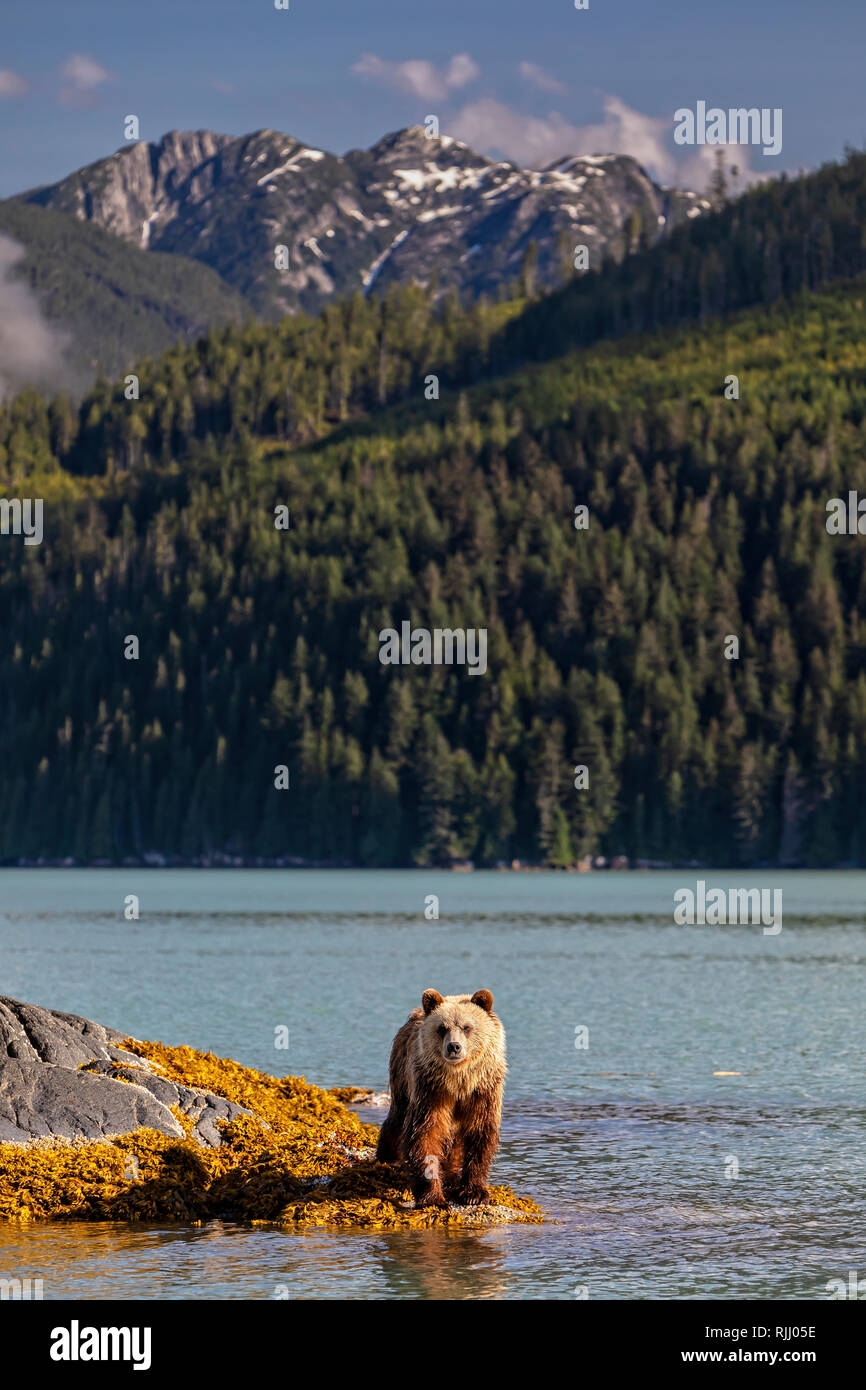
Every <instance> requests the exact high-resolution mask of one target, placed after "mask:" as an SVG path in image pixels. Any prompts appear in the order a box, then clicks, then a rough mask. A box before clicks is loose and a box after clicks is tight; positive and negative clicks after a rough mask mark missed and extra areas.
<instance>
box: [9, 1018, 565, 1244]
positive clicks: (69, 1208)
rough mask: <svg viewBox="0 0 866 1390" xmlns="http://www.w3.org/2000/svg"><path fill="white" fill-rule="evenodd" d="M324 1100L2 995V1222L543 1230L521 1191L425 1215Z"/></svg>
mask: <svg viewBox="0 0 866 1390" xmlns="http://www.w3.org/2000/svg"><path fill="white" fill-rule="evenodd" d="M365 1094H369V1093H366V1092H364V1091H363V1090H361V1089H360V1088H359V1089H358V1090H357V1091H356V1090H353V1089H349V1090H347V1089H346V1088H343V1089H335V1090H333V1091H327V1090H323V1089H322V1088H321V1087H319V1086H314V1085H311V1084H310V1083H309V1082H308V1081H306V1080H305V1079H304V1077H295V1076H284V1077H274V1076H269V1075H267V1074H266V1073H264V1072H260V1071H256V1070H254V1069H253V1068H251V1067H245V1066H241V1065H240V1064H239V1063H238V1062H234V1061H231V1060H229V1059H227V1058H221V1057H216V1056H214V1055H213V1054H212V1053H209V1052H208V1053H204V1052H197V1051H195V1050H194V1049H193V1048H191V1047H168V1046H165V1045H164V1044H162V1043H158V1042H141V1041H139V1040H138V1039H135V1038H131V1037H129V1036H128V1035H127V1034H125V1033H123V1032H120V1031H118V1030H116V1029H113V1028H107V1027H104V1026H103V1025H102V1024H99V1023H95V1022H93V1021H92V1020H90V1019H86V1018H80V1017H79V1016H77V1015H75V1014H67V1013H61V1012H59V1011H57V1010H53V1009H46V1008H41V1007H39V1006H37V1005H34V1004H24V1003H21V1002H19V1001H18V1000H15V999H8V998H3V997H0V1219H5V1220H11V1221H22V1222H23V1221H36V1220H49V1219H54V1220H61V1219H62V1220H71V1219H78V1220H88V1221H99V1220H111V1221H166V1220H170V1221H179V1222H188V1223H191V1224H201V1223H203V1222H206V1221H209V1220H216V1219H223V1220H236V1221H247V1222H250V1223H265V1224H277V1225H281V1226H285V1227H298V1228H303V1227H311V1226H317V1227H333V1228H336V1229H339V1228H343V1229H348V1228H368V1229H371V1228H372V1229H400V1228H403V1227H405V1228H418V1227H429V1226H443V1227H461V1226H490V1225H498V1224H500V1223H502V1222H523V1223H527V1222H528V1223H538V1222H540V1221H542V1220H543V1212H542V1210H541V1208H540V1207H539V1206H537V1204H536V1203H535V1202H533V1201H531V1200H530V1199H528V1198H520V1197H516V1196H515V1194H514V1193H513V1192H512V1191H511V1189H510V1188H508V1187H504V1186H500V1187H494V1188H492V1189H491V1194H490V1197H491V1200H490V1202H489V1203H487V1204H486V1205H484V1206H481V1207H455V1206H452V1207H449V1208H447V1209H438V1208H430V1207H427V1208H424V1209H422V1210H416V1209H415V1207H414V1204H413V1203H412V1200H411V1195H410V1191H409V1186H408V1180H407V1175H406V1174H405V1173H404V1172H403V1170H402V1168H401V1167H400V1166H399V1165H397V1164H385V1163H377V1162H376V1161H375V1144H376V1137H377V1129H376V1126H375V1125H371V1124H366V1123H364V1122H363V1121H362V1120H361V1119H360V1118H359V1117H358V1116H357V1115H356V1114H355V1113H354V1112H353V1111H352V1110H350V1109H349V1108H348V1107H347V1105H346V1104H345V1103H344V1102H345V1101H346V1100H360V1099H363V1097H364V1095H365Z"/></svg>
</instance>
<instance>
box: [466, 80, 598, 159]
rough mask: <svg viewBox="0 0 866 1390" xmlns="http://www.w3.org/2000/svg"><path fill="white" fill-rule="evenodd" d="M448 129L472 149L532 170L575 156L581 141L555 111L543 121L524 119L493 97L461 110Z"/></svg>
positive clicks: (576, 132) (526, 117)
mask: <svg viewBox="0 0 866 1390" xmlns="http://www.w3.org/2000/svg"><path fill="white" fill-rule="evenodd" d="M448 126H449V131H451V132H453V134H454V135H456V136H457V138H458V139H459V140H463V141H465V143H466V144H467V145H471V146H472V148H473V149H476V150H479V151H482V152H494V153H496V154H500V155H504V156H505V157H506V158H507V159H515V160H517V162H518V163H519V164H527V165H529V166H530V167H536V168H541V167H542V166H543V165H545V164H550V163H551V161H552V160H554V159H556V158H558V157H559V156H560V155H564V154H576V153H578V146H579V145H580V140H581V132H580V127H579V126H575V125H572V124H571V123H570V122H569V121H567V120H566V119H565V117H564V116H561V115H560V114H559V113H558V112H557V111H552V112H551V113H550V115H549V116H547V117H541V116H526V115H524V113H523V112H522V111H515V110H514V109H513V108H512V107H510V106H506V105H505V103H504V102H502V101H497V100H496V99H495V98H494V97H483V98H482V99H481V100H480V101H475V102H472V103H470V105H468V106H464V107H463V110H462V111H459V112H458V113H457V115H456V116H455V117H454V118H453V120H450V121H449V122H448ZM587 153H589V151H587Z"/></svg>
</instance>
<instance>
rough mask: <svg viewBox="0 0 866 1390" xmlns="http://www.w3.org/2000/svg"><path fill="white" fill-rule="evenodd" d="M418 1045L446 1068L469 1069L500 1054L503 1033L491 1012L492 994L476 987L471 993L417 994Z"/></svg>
mask: <svg viewBox="0 0 866 1390" xmlns="http://www.w3.org/2000/svg"><path fill="white" fill-rule="evenodd" d="M421 1007H422V1008H423V1010H424V1017H423V1019H422V1020H421V1040H420V1041H421V1047H422V1051H423V1052H424V1054H425V1055H426V1056H427V1057H430V1058H432V1057H434V1056H435V1058H436V1060H437V1061H438V1062H439V1063H440V1064H442V1065H444V1067H445V1068H446V1069H447V1070H448V1071H449V1072H451V1071H461V1070H464V1069H467V1070H472V1069H473V1068H474V1066H475V1065H477V1064H478V1063H479V1062H482V1061H483V1062H485V1063H487V1062H491V1061H492V1060H493V1058H494V1056H497V1055H503V1056H504V1049H505V1033H504V1030H503V1028H502V1024H501V1023H500V1022H499V1019H498V1018H497V1017H496V1015H495V1013H494V1012H493V995H492V994H491V993H490V990H489V989H479V990H477V991H476V992H475V994H473V995H471V996H470V995H468V994H449V995H446V996H445V997H444V998H443V996H442V995H441V994H440V993H439V991H438V990H435V989H425V991H424V993H423V995H422V996H421Z"/></svg>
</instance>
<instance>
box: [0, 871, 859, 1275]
mask: <svg viewBox="0 0 866 1390" xmlns="http://www.w3.org/2000/svg"><path fill="white" fill-rule="evenodd" d="M702 876H704V877H707V878H710V877H713V876H711V875H710V874H704V873H703V871H702ZM759 880H760V881H763V882H766V884H767V886H778V885H780V884H781V886H782V887H783V890H784V894H785V916H784V922H785V925H784V928H783V931H782V932H781V933H780V934H779V936H778V937H775V938H772V937H764V936H763V935H762V934H761V933H760V932H759V931H758V932H756V931H754V930H753V929H750V928H748V927H718V928H713V927H693V928H686V927H675V926H674V925H673V923H672V920H671V900H672V892H673V889H674V887H676V886H679V885H680V884H681V883H687V882H688V876H684V875H682V874H680V875H669V874H659V875H619V876H615V875H606V876H602V875H587V876H579V877H577V876H576V877H570V876H567V875H547V874H533V875H525V876H524V875H518V876H512V875H496V874H474V875H459V876H455V875H449V874H437V873H427V872H425V873H423V874H420V875H419V874H409V873H406V874H388V873H385V874H379V873H365V874H354V873H345V874H330V875H328V874H318V873H310V874H291V873H285V874H283V873H279V872H272V873H261V874H259V873H255V872H240V873H236V872H231V871H226V872H219V873H209V872H184V871H179V872H177V873H174V872H166V873H156V874H146V873H139V872H138V871H132V872H131V873H126V872H123V873H115V872H113V871H107V872H104V873H87V872H74V871H71V872H65V871H58V870H54V871H46V872H43V873H40V872H38V871H34V872H31V871H4V873H3V874H2V875H0V887H2V889H3V890H4V891H3V896H2V900H0V902H2V905H0V958H2V960H3V967H4V975H3V983H2V986H0V989H2V992H6V993H10V994H12V995H13V996H16V997H18V998H22V999H30V1000H33V1001H35V1002H38V1003H44V1004H48V1005H50V1006H52V1007H55V1008H62V1009H69V1010H72V1011H74V1012H79V1013H84V1014H90V1015H92V1016H93V1017H96V1018H98V1019H100V1020H101V1021H104V1022H106V1023H110V1024H114V1025H116V1026H122V1027H126V1028H129V1029H130V1031H132V1032H134V1033H137V1034H138V1036H142V1037H151V1038H153V1037H162V1038H164V1039H165V1040H166V1041H169V1042H189V1043H191V1044H192V1045H194V1046H198V1047H204V1048H212V1049H213V1050H214V1051H216V1052H219V1053H221V1054H223V1055H231V1056H235V1057H237V1058H238V1060H240V1061H243V1062H246V1063H248V1064H249V1065H253V1066H258V1067H261V1068H263V1069H265V1070H268V1071H275V1072H280V1071H291V1072H294V1073H297V1074H305V1075H307V1076H308V1077H309V1078H310V1079H311V1080H315V1081H317V1082H320V1083H322V1084H325V1085H344V1084H369V1085H372V1086H374V1087H376V1088H380V1087H381V1086H382V1085H383V1083H384V1081H385V1077H386V1071H387V1056H388V1049H389V1046H390V1042H391V1038H392V1036H393V1033H394V1031H395V1028H396V1027H397V1025H398V1024H399V1023H400V1022H401V1021H402V1018H403V1017H405V1014H406V1013H407V1012H408V1009H409V1008H410V1007H412V1006H413V1005H414V1003H415V1002H416V998H417V997H418V996H419V995H420V991H421V989H423V988H425V987H427V986H433V987H436V988H439V989H442V990H443V991H447V992H451V991H456V990H463V989H470V988H471V989H476V988H481V987H486V988H490V989H492V990H493V993H494V995H495V997H496V1006H497V1010H498V1011H499V1013H500V1014H501V1016H502V1017H503V1020H504V1022H505V1024H506V1028H507V1031H508V1046H509V1066H510V1074H509V1081H508V1087H507V1094H506V1112H505V1120H504V1126H503V1137H502V1148H501V1151H500V1154H499V1157H498V1159H497V1164H496V1169H495V1174H494V1176H495V1178H496V1180H499V1181H505V1182H509V1183H511V1184H512V1185H513V1186H514V1187H515V1188H516V1189H517V1190H519V1191H521V1192H524V1193H528V1194H529V1195H532V1196H534V1197H535V1198H536V1199H537V1200H539V1201H540V1202H541V1203H542V1204H543V1205H544V1206H545V1207H546V1208H547V1209H548V1210H549V1211H550V1213H551V1216H552V1219H551V1221H550V1222H549V1223H548V1224H547V1225H545V1226H544V1227H507V1226H506V1227H501V1228H497V1229H495V1230H481V1231H462V1232H451V1233H447V1232H441V1231H430V1232H423V1231H421V1232H419V1231H410V1232H385V1233H381V1232H377V1233H369V1234H363V1235H361V1234H347V1233H339V1234H336V1233H328V1232H324V1231H320V1230H315V1231H307V1232H303V1233H296V1232H291V1231H282V1230H280V1229H277V1228H260V1227H257V1228H254V1229H251V1228H245V1227H242V1226H238V1225H234V1224H231V1223H226V1222H212V1223H209V1224H208V1225H206V1226H202V1227H172V1226H165V1225H163V1226H142V1227H128V1226H126V1225H122V1224H114V1223H69V1224H58V1225H50V1226H30V1227H25V1228H18V1227H9V1226H6V1227H3V1226H0V1279H2V1278H4V1277H5V1278H12V1277H17V1278H22V1279H23V1278H28V1277H29V1278H31V1279H38V1278H41V1279H42V1280H43V1282H44V1296H45V1298H46V1299H51V1298H68V1297H74V1298H84V1299H99V1298H103V1297H106V1296H111V1297H118V1296H120V1297H125V1298H158V1299H172V1298H173V1299H183V1298H192V1297H197V1298H214V1299H223V1298H248V1299H274V1298H275V1297H277V1296H278V1294H279V1292H280V1291H281V1290H285V1291H286V1292H287V1294H288V1296H289V1297H291V1298H295V1299H311V1298H324V1299H346V1298H348V1299H362V1298H366V1299H370V1298H382V1299H395V1298H409V1299H419V1298H423V1299H448V1300H451V1299H455V1300H456V1299H540V1298H556V1299H571V1298H575V1297H581V1296H583V1295H584V1294H585V1295H586V1296H587V1297H589V1298H590V1299H592V1298H629V1297H630V1298H634V1297H637V1298H648V1299H653V1298H715V1297H723V1298H731V1297H734V1298H756V1299H757V1298H761V1299H766V1298H782V1299H785V1298H798V1297H805V1298H822V1297H827V1289H826V1285H827V1282H828V1280H830V1279H834V1278H843V1279H847V1275H848V1271H849V1270H851V1269H854V1270H858V1271H859V1276H860V1277H863V1275H864V1274H866V1219H864V1214H863V1202H862V1195H861V1194H862V1192H863V1189H864V1185H866V1182H864V1180H866V1171H864V1170H866V1161H864V1144H863V1134H864V1121H866V1093H864V1083H863V1056H864V1051H866V1048H864V1043H866V1035H864V1011H863V1007H862V1003H863V997H864V972H866V931H864V927H863V922H862V915H861V912H860V908H859V904H861V903H862V901H863V898H864V887H866V875H863V874H828V875H817V874H775V875H751V876H750V882H752V881H755V882H758V881H759ZM713 881H714V882H718V883H719V884H720V886H721V885H723V884H724V883H725V882H726V879H725V876H723V875H719V876H716V877H714V878H713ZM128 892H138V893H139V894H140V897H141V903H142V920H141V922H140V923H139V924H134V925H133V924H128V923H123V922H122V908H123V899H124V896H125V894H126V893H128ZM428 892H435V893H438V894H439V896H440V904H441V911H442V916H441V918H440V920H439V921H438V922H436V923H435V924H431V923H429V922H427V921H426V920H425V919H424V917H423V904H424V897H425V895H426V894H427V893H428ZM94 959H98V960H99V961H100V971H99V972H98V974H96V973H95V972H94V970H93V960H94ZM279 1024H286V1025H288V1027H289V1032H290V1040H291V1046H290V1051H289V1054H288V1057H287V1055H286V1053H285V1052H281V1053H276V1052H275V1051H274V1047H273V1030H274V1027H275V1026H276V1025H279ZM578 1027H580V1028H585V1029H588V1037H589V1048H588V1049H583V1050H579V1049H577V1048H576V1047H575V1036H576V1031H575V1030H576V1029H577V1028H578ZM724 1073H728V1074H724ZM362 1114H363V1117H364V1118H373V1119H375V1120H377V1121H379V1120H381V1118H382V1112H381V1111H373V1112H362ZM732 1174H736V1175H735V1176H732Z"/></svg>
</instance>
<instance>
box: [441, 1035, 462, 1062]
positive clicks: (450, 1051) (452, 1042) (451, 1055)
mask: <svg viewBox="0 0 866 1390" xmlns="http://www.w3.org/2000/svg"><path fill="white" fill-rule="evenodd" d="M465 1055H466V1048H465V1046H464V1044H463V1043H462V1042H461V1041H460V1040H459V1039H457V1038H447V1039H446V1040H445V1057H446V1060H447V1061H449V1062H458V1061H460V1060H461V1059H462V1058H463V1057H465Z"/></svg>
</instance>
